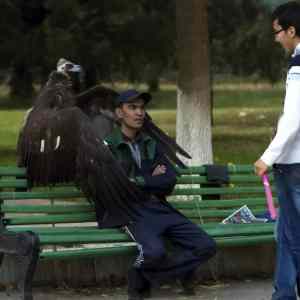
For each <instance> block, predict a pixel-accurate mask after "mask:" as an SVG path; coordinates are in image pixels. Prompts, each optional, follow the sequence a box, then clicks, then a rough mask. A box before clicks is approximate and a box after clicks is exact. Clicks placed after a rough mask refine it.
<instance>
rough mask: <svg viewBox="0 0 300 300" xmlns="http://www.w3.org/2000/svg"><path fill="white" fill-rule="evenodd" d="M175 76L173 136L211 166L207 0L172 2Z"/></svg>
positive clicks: (196, 158) (200, 161) (193, 162)
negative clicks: (175, 108) (176, 58)
mask: <svg viewBox="0 0 300 300" xmlns="http://www.w3.org/2000/svg"><path fill="white" fill-rule="evenodd" d="M176 24H177V36H178V64H179V74H178V83H177V89H178V90H177V125H176V132H177V134H176V136H177V142H178V144H179V145H182V146H183V147H184V148H185V149H186V150H187V151H188V152H189V153H190V154H191V155H192V157H193V159H192V160H190V161H188V162H187V163H188V164H189V165H199V164H207V163H212V160H213V159H212V135H211V103H210V80H209V53H208V51H209V50H208V23H207V0H186V1H182V0H176Z"/></svg>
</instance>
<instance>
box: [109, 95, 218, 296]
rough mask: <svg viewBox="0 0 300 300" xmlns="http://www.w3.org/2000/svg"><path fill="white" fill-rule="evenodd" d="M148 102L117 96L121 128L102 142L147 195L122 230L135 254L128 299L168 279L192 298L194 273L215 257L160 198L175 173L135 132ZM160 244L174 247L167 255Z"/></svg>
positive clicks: (209, 243) (203, 237) (202, 236)
mask: <svg viewBox="0 0 300 300" xmlns="http://www.w3.org/2000/svg"><path fill="white" fill-rule="evenodd" d="M150 100H151V95H150V94H148V93H139V92H137V91H135V90H128V91H126V92H123V93H121V94H120V96H119V97H118V99H117V102H118V103H117V108H116V114H117V116H118V118H119V120H120V124H121V126H120V128H116V129H115V130H114V131H113V133H112V134H111V135H110V136H108V137H107V138H106V139H105V140H106V142H107V143H108V146H109V147H110V149H111V151H112V153H113V154H114V156H115V157H116V158H117V159H118V160H119V161H120V163H121V165H122V166H123V168H124V170H125V172H126V173H127V174H128V177H129V178H131V179H132V180H135V181H136V183H137V184H138V185H139V186H140V187H141V189H142V190H143V191H145V192H146V194H147V197H145V198H147V199H145V201H143V202H142V203H141V204H140V203H138V204H134V205H135V206H136V207H135V209H136V210H137V211H138V212H139V216H138V219H137V220H136V221H134V222H132V223H130V224H128V225H127V226H125V230H126V232H127V233H128V235H129V236H130V237H131V238H132V239H133V240H134V241H136V243H137V248H138V251H139V253H138V256H137V258H136V260H135V262H134V264H133V266H132V267H131V269H130V270H129V273H128V299H129V300H141V299H143V297H144V293H145V292H146V291H149V288H150V286H151V285H157V284H158V283H161V282H165V281H166V280H170V279H171V280H172V279H179V280H180V281H181V282H182V284H183V288H184V291H185V292H186V293H188V294H193V293H194V290H193V287H192V286H191V282H192V277H193V274H194V272H195V270H196V269H197V267H198V266H199V265H201V264H202V263H204V262H206V261H207V260H208V259H209V258H211V257H212V256H214V255H215V253H216V244H215V241H214V240H213V239H212V238H210V237H209V236H208V235H207V234H206V233H205V232H204V231H203V230H202V229H200V227H199V226H198V225H195V224H193V223H192V222H191V221H190V220H188V219H187V218H186V217H185V216H183V215H182V214H181V213H180V212H178V211H177V210H176V209H175V208H173V207H172V206H171V205H170V204H169V203H168V202H167V201H166V199H165V196H166V195H169V194H170V193H171V192H172V190H173V187H174V185H175V183H176V173H175V170H174V168H173V166H172V164H171V163H170V162H169V161H168V160H167V159H166V158H165V157H164V156H163V153H162V150H161V147H160V145H159V144H157V143H156V142H155V141H154V140H153V139H152V138H151V137H150V136H146V135H145V134H144V133H142V132H140V130H141V128H142V126H143V122H144V118H145V106H146V104H147V103H148V102H149V101H150ZM165 240H168V241H170V242H171V244H172V245H173V246H174V247H173V251H172V252H171V253H168V252H167V251H166V247H165V244H164V242H165Z"/></svg>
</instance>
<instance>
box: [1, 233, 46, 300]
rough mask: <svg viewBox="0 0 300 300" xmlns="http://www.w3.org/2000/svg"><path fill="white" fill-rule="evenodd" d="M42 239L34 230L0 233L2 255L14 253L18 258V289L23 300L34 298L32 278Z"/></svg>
mask: <svg viewBox="0 0 300 300" xmlns="http://www.w3.org/2000/svg"><path fill="white" fill-rule="evenodd" d="M39 251H40V241H39V238H38V236H37V235H36V234H34V233H33V232H24V233H12V232H4V233H1V234H0V253H1V254H0V255H1V256H3V254H10V255H14V256H15V257H16V260H17V264H16V266H17V272H16V273H17V289H18V293H19V294H20V299H21V300H32V299H33V296H32V280H33V276H34V272H35V269H36V266H37V262H38V258H39Z"/></svg>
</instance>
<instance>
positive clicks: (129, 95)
mask: <svg viewBox="0 0 300 300" xmlns="http://www.w3.org/2000/svg"><path fill="white" fill-rule="evenodd" d="M136 99H143V100H144V101H145V103H148V102H149V101H150V100H151V99H152V96H151V94H149V93H140V92H138V91H136V90H133V89H131V90H126V91H124V92H122V93H120V94H119V96H118V98H117V100H116V102H117V104H118V105H120V104H123V103H128V102H132V101H134V100H136Z"/></svg>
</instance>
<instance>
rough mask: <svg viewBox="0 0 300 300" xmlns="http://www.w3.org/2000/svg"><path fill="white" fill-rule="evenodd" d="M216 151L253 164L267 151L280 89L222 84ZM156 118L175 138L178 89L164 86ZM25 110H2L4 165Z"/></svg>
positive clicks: (11, 156)
mask: <svg viewBox="0 0 300 300" xmlns="http://www.w3.org/2000/svg"><path fill="white" fill-rule="evenodd" d="M213 94H214V96H213V99H214V111H213V123H214V125H213V149H214V161H215V162H216V163H227V162H233V163H252V162H253V161H254V160H255V159H256V158H257V157H258V156H259V155H260V154H261V153H262V151H263V150H264V149H265V147H266V146H267V145H268V142H269V140H270V137H271V133H272V127H273V125H274V124H275V123H276V120H277V117H278V114H279V112H280V106H281V101H282V97H283V91H282V88H281V87H280V86H275V87H270V86H268V85H262V84H239V83H233V84H218V85H216V86H215V87H214V93H213ZM149 111H150V114H151V115H152V117H153V119H154V120H155V121H156V122H157V123H158V124H159V126H161V127H162V128H163V129H164V130H166V131H167V132H168V133H169V134H170V135H172V136H175V122H176V88H175V86H174V85H163V87H162V89H161V91H160V92H158V93H156V94H154V101H153V103H152V104H151V106H150V107H149ZM24 112H25V109H24V110H14V109H10V110H0V165H1V166H3V165H15V160H16V159H15V157H16V155H15V148H16V141H17V135H18V131H19V128H20V125H21V123H22V118H23V115H24Z"/></svg>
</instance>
